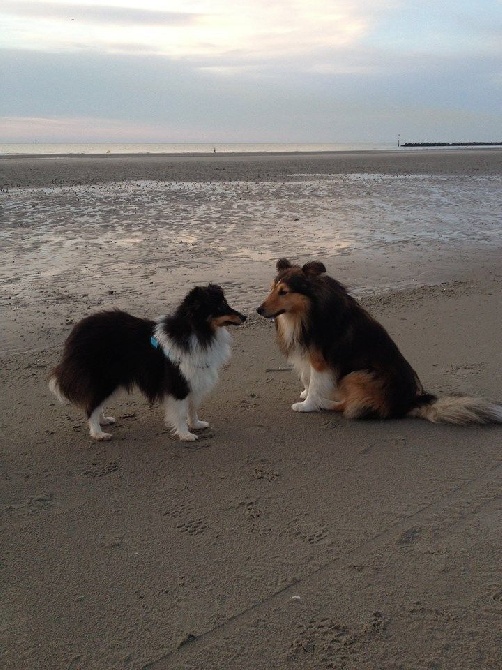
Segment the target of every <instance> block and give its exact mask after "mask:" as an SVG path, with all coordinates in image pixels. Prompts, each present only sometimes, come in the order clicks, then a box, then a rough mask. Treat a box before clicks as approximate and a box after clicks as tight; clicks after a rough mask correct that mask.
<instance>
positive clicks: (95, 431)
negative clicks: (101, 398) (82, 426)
mask: <svg viewBox="0 0 502 670" xmlns="http://www.w3.org/2000/svg"><path fill="white" fill-rule="evenodd" d="M102 415H103V405H102V404H101V405H99V407H96V409H95V410H94V412H93V413H92V414H91V416H90V417H89V419H88V424H89V433H90V435H91V437H92V438H93V439H94V440H111V439H112V434H111V433H105V432H103V431H102V430H101V425H100V418H101V416H102Z"/></svg>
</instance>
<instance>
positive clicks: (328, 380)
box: [291, 367, 335, 412]
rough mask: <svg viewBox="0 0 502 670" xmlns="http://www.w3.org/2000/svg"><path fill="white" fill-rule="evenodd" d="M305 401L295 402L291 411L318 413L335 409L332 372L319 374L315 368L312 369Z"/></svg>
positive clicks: (327, 371) (326, 371)
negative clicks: (321, 410) (322, 410)
mask: <svg viewBox="0 0 502 670" xmlns="http://www.w3.org/2000/svg"><path fill="white" fill-rule="evenodd" d="M306 390H307V393H306V397H305V400H304V401H303V402H295V403H294V404H293V405H292V406H291V409H292V410H293V411H294V412H317V411H319V410H320V409H333V405H334V401H333V399H332V396H333V392H334V390H335V385H334V383H333V375H332V373H331V371H330V370H324V371H323V372H318V371H317V370H316V369H315V368H313V367H311V368H310V383H309V386H308V389H306Z"/></svg>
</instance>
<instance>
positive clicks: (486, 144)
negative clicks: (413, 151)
mask: <svg viewBox="0 0 502 670" xmlns="http://www.w3.org/2000/svg"><path fill="white" fill-rule="evenodd" d="M398 146H401V147H408V148H409V147H500V146H502V142H403V144H398Z"/></svg>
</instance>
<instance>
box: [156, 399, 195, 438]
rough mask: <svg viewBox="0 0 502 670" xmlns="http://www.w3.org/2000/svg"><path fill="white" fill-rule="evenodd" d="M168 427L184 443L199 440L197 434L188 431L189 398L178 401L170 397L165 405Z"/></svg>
mask: <svg viewBox="0 0 502 670" xmlns="http://www.w3.org/2000/svg"><path fill="white" fill-rule="evenodd" d="M164 408H165V420H166V425H168V426H170V427H171V428H172V431H173V433H174V434H175V435H177V436H178V437H179V438H180V440H183V442H193V441H194V440H196V439H197V435H195V433H191V432H190V431H189V430H188V398H183V399H182V400H178V399H177V398H173V397H172V396H168V397H167V398H166V399H165V403H164Z"/></svg>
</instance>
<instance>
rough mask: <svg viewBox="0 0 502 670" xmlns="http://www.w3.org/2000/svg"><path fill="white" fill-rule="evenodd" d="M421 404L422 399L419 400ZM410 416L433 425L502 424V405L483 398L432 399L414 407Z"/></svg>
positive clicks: (409, 413) (454, 397) (451, 397)
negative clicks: (425, 420) (430, 422)
mask: <svg viewBox="0 0 502 670" xmlns="http://www.w3.org/2000/svg"><path fill="white" fill-rule="evenodd" d="M418 401H419V402H420V399H418ZM408 416H416V417H418V418H420V419H427V421H432V423H453V424H456V425H457V426H467V425H469V424H476V423H478V424H480V423H502V405H495V404H494V403H491V402H488V401H487V400H484V399H483V398H469V397H467V396H459V397H457V396H446V397H444V398H435V397H434V396H432V397H430V399H428V401H426V402H425V403H421V404H420V405H419V406H417V407H414V408H413V409H412V410H411V411H410V412H408Z"/></svg>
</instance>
